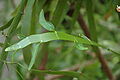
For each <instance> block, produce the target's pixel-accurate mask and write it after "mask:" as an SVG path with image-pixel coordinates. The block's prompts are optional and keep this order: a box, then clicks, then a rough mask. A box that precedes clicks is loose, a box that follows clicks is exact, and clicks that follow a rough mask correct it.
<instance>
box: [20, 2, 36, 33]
mask: <svg viewBox="0 0 120 80" xmlns="http://www.w3.org/2000/svg"><path fill="white" fill-rule="evenodd" d="M34 2H35V0H28V2H27V5H26V9H25V12H24V15H23V18H22V27H21V31H22V34H24V35H29V34H30V29H31V20H32V19H31V17H32V7H33V5H34ZM32 27H33V26H32Z"/></svg>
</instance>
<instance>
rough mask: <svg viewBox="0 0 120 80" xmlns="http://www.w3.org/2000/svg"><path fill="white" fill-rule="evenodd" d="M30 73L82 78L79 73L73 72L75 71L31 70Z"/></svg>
mask: <svg viewBox="0 0 120 80" xmlns="http://www.w3.org/2000/svg"><path fill="white" fill-rule="evenodd" d="M31 71H32V72H33V73H35V74H41V73H46V74H55V75H65V76H71V77H77V78H78V77H79V76H83V74H82V73H81V72H75V71H51V70H36V69H32V70H31Z"/></svg>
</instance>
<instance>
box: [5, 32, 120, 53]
mask: <svg viewBox="0 0 120 80" xmlns="http://www.w3.org/2000/svg"><path fill="white" fill-rule="evenodd" d="M53 40H67V41H73V42H75V41H77V42H78V43H81V44H87V45H94V46H98V47H102V48H105V49H107V50H108V51H110V52H113V53H115V54H117V55H120V54H119V53H117V52H115V51H113V50H111V49H109V48H107V47H106V46H103V45H100V44H98V43H96V42H93V41H91V40H87V39H84V38H80V37H77V36H73V35H69V34H66V33H63V32H56V31H55V32H48V33H43V34H36V35H31V36H28V37H26V38H25V39H23V40H21V41H20V42H18V43H16V44H14V45H12V46H10V47H8V48H6V49H5V51H14V50H18V49H22V48H24V47H26V46H28V45H30V44H33V43H37V42H41V43H43V42H48V41H53Z"/></svg>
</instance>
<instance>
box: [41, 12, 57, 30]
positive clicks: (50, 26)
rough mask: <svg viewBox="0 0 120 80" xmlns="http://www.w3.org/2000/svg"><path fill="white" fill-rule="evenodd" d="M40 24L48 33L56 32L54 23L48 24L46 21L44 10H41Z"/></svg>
mask: <svg viewBox="0 0 120 80" xmlns="http://www.w3.org/2000/svg"><path fill="white" fill-rule="evenodd" d="M39 23H40V24H41V25H42V27H44V28H45V29H47V30H48V31H55V27H54V25H53V24H52V23H50V22H47V21H46V20H45V17H44V11H43V10H41V12H40V15H39Z"/></svg>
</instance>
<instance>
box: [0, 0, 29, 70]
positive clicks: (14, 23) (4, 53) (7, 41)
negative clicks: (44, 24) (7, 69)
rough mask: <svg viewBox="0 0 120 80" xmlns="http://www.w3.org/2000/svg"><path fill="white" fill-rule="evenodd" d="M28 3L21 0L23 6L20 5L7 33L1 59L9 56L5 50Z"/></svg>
mask: <svg viewBox="0 0 120 80" xmlns="http://www.w3.org/2000/svg"><path fill="white" fill-rule="evenodd" d="M26 3H27V0H22V1H21V6H20V7H19V10H18V12H17V15H16V16H15V18H14V19H13V21H12V23H11V25H10V29H9V31H8V33H7V35H8V37H7V38H6V40H5V43H4V47H3V50H2V54H1V55H0V60H3V61H4V60H6V58H7V55H8V52H5V48H6V47H8V46H9V43H10V40H11V38H12V36H13V35H14V34H13V33H14V31H15V30H16V28H17V25H18V24H19V21H20V20H21V16H22V15H23V12H24V7H25V5H26ZM2 66H3V64H0V72H1V71H2Z"/></svg>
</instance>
